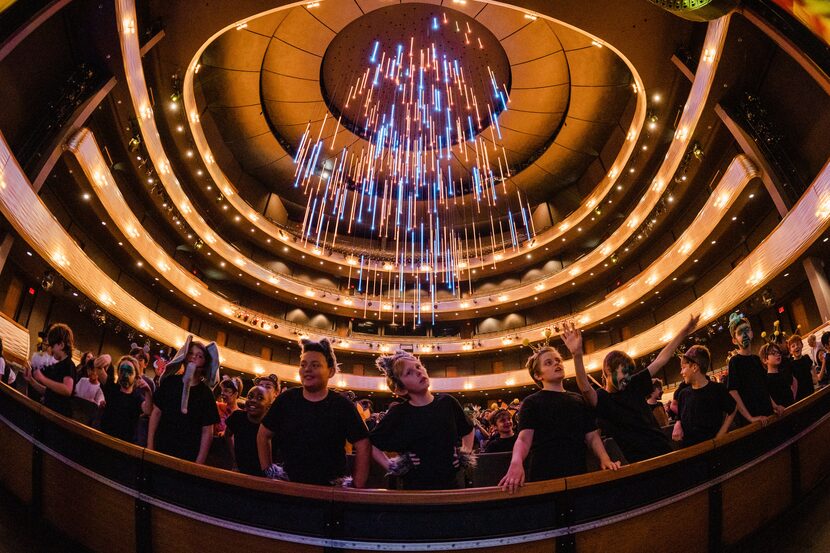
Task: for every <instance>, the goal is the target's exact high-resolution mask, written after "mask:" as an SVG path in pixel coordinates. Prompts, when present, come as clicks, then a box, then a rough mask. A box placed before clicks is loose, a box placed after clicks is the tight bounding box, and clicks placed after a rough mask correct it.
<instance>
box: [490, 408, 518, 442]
mask: <svg viewBox="0 0 830 553" xmlns="http://www.w3.org/2000/svg"><path fill="white" fill-rule="evenodd" d="M492 421H493V425H494V426H495V427H496V432H495V434H496V435H495V436H493V437H492V438H490V441H489V442H487V446H485V448H484V453H506V452H508V451H513V444H515V443H516V437H517V436H516V434H515V433H514V432H513V415H511V414H510V411H508V410H507V409H500V410H498V411H496V414H495V415H493V418H492Z"/></svg>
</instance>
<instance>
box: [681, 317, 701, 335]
mask: <svg viewBox="0 0 830 553" xmlns="http://www.w3.org/2000/svg"><path fill="white" fill-rule="evenodd" d="M699 321H700V313H698V314H697V315H692V316H690V317H689V321H688V322H687V323H686V326H684V327H683V330H681V331H680V334H682V335H683V336H688V335H689V334H691V333H692V332H694V330H695V328H697V323H698V322H699Z"/></svg>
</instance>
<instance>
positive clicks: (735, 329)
mask: <svg viewBox="0 0 830 553" xmlns="http://www.w3.org/2000/svg"><path fill="white" fill-rule="evenodd" d="M729 334H730V335H731V336H732V343H733V344H735V345H736V346H738V349H737V351H736V352H735V354H734V355H733V356H732V357H730V358H729V366H728V371H729V372H728V376H727V379H726V388H727V389H728V390H729V393H730V394H732V397H733V398H734V399H735V403H737V404H738V416H737V417H736V419H735V421H736V423H737V424H738V426H744V425H746V424H749V423H750V422H755V421H759V422H762V423H764V424H766V421H767V418H768V417H769V416H771V415H772V413H773V409H774V407H773V404H772V401H771V400H770V397H769V390H768V389H767V371H766V369H764V365H763V364H762V363H761V359H760V358H759V357H758V356H757V355H753V354H752V350H751V349H750V347H751V346H752V337H753V334H752V327H751V326H750V325H749V321H748V320H747V319H745V318H744V317H742V316H740V315H739V314H738V313H732V315H730V316H729ZM775 410H776V411H779V410H783V407H778V406H775Z"/></svg>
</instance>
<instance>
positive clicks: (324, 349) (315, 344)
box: [300, 338, 339, 372]
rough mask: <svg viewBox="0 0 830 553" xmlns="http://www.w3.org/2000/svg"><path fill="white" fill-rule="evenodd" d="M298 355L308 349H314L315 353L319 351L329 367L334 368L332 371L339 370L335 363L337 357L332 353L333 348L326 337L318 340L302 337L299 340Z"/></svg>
mask: <svg viewBox="0 0 830 553" xmlns="http://www.w3.org/2000/svg"><path fill="white" fill-rule="evenodd" d="M300 349H301V351H300V355H302V354H303V353H308V352H310V351H316V352H317V353H321V354H322V355H323V357H325V358H326V363H327V364H328V366H329V369H334V372H337V371H338V370H339V366H338V364H337V357H335V355H334V348H333V347H332V345H331V342H329V339H328V338H322V339H320V340H309V339H308V338H302V339H301V340H300Z"/></svg>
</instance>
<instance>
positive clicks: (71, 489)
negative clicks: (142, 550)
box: [43, 454, 136, 553]
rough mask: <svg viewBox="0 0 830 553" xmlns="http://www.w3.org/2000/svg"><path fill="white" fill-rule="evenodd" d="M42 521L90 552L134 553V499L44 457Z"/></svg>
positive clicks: (59, 462)
mask: <svg viewBox="0 0 830 553" xmlns="http://www.w3.org/2000/svg"><path fill="white" fill-rule="evenodd" d="M43 518H45V519H46V520H48V521H50V522H51V523H52V524H53V525H54V526H55V527H56V528H57V529H58V530H60V531H61V532H63V533H64V534H65V535H66V536H67V537H68V538H70V539H71V540H74V541H77V542H78V543H83V544H84V545H85V546H87V547H89V548H90V549H92V550H93V551H106V552H107V553H119V552H123V553H134V552H135V550H136V548H135V499H134V498H133V497H131V496H129V495H126V494H123V493H121V492H119V491H116V490H114V489H113V488H111V487H109V486H106V485H104V484H102V483H100V482H98V481H96V480H93V479H92V478H89V477H88V476H86V475H84V474H81V473H80V472H77V471H75V470H74V469H72V468H70V467H69V466H67V465H65V464H63V463H62V462H61V461H59V460H57V459H55V458H53V457H51V456H49V455H47V454H44V455H43Z"/></svg>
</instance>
